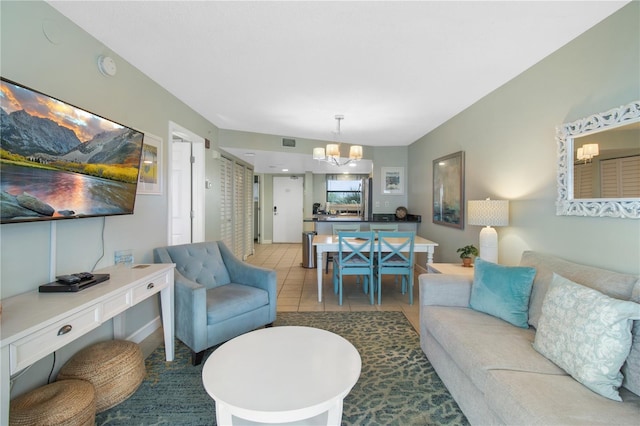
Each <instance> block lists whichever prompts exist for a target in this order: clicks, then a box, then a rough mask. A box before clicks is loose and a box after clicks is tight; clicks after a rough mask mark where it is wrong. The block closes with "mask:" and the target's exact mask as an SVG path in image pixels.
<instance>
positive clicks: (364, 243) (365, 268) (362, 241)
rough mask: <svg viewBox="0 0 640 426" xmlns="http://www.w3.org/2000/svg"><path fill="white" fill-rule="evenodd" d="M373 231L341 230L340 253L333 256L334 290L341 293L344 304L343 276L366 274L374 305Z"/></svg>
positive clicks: (366, 284) (340, 297) (340, 301)
mask: <svg viewBox="0 0 640 426" xmlns="http://www.w3.org/2000/svg"><path fill="white" fill-rule="evenodd" d="M374 240H375V237H374V234H373V232H371V231H369V232H347V231H344V232H339V233H338V253H337V255H336V256H334V257H333V290H334V292H335V293H339V296H338V300H339V304H340V305H342V293H343V277H344V276H345V275H362V276H364V280H363V281H364V283H363V286H364V288H365V289H366V288H369V297H370V299H371V304H372V305H373V299H374V296H373V290H374V284H373V259H374V257H375V256H373V253H374V252H375V241H374Z"/></svg>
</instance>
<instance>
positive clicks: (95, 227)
mask: <svg viewBox="0 0 640 426" xmlns="http://www.w3.org/2000/svg"><path fill="white" fill-rule="evenodd" d="M0 15H1V17H0V19H1V26H0V31H1V32H0V43H1V44H0V67H1V68H0V73H1V74H2V76H3V77H5V78H8V79H10V80H14V81H16V82H19V83H22V84H24V85H26V86H29V87H31V88H33V89H36V90H39V91H41V92H44V93H46V94H48V95H51V96H54V97H57V98H59V99H61V100H64V101H67V102H69V103H72V104H74V105H77V106H80V107H82V108H84V109H87V110H89V111H92V112H94V113H96V114H99V115H101V116H104V117H108V118H111V119H113V120H115V121H118V122H120V123H123V124H126V125H128V126H131V127H134V128H136V129H138V130H141V131H143V132H148V133H152V134H154V135H156V136H159V137H161V138H162V139H163V141H164V143H163V152H164V156H165V161H164V162H163V173H164V174H165V176H166V173H167V161H166V160H167V153H168V150H167V148H168V145H167V140H168V132H169V125H168V123H169V121H170V120H171V121H173V122H175V123H178V124H180V125H181V126H183V127H185V128H188V129H190V130H191V131H193V132H194V133H197V134H199V135H201V136H202V137H205V138H208V139H210V140H212V143H213V145H214V147H215V146H216V141H217V132H218V129H217V128H216V127H215V126H214V125H213V124H212V123H210V122H208V121H207V120H205V119H204V118H203V117H201V116H200V115H198V114H197V113H195V112H194V111H193V110H191V109H190V108H188V107H187V106H186V105H184V104H183V103H182V102H180V101H179V100H178V99H177V98H175V97H174V96H173V95H171V94H170V93H169V92H167V91H166V90H165V89H163V88H162V87H160V86H158V85H157V84H156V83H154V82H153V81H151V80H150V79H149V78H148V77H146V76H145V75H144V74H142V73H141V72H140V71H138V70H137V69H135V68H133V67H132V66H131V65H129V64H128V63H127V62H126V61H124V60H123V59H122V58H121V57H119V56H118V55H117V54H116V53H114V52H112V51H110V50H109V49H108V48H107V47H105V46H104V45H103V44H101V43H100V42H98V41H97V40H95V39H94V38H93V37H91V36H89V35H88V34H87V33H86V32H84V31H83V30H82V29H80V28H79V27H77V26H76V25H75V24H73V23H72V22H70V21H69V20H68V19H67V18H65V17H64V16H62V15H60V14H59V13H58V12H57V11H56V10H55V9H53V8H52V7H50V6H49V5H48V4H47V3H44V2H41V1H35V2H14V1H2V2H0ZM45 21H47V22H48V25H50V26H54V27H55V28H57V34H59V37H58V38H57V39H55V40H54V41H55V43H52V42H50V41H49V40H48V39H47V38H46V37H45V34H44V33H43V29H42V28H43V23H44V22H45ZM102 54H108V55H109V56H111V57H113V58H114V59H115V61H116V63H117V65H118V73H117V75H116V76H115V77H110V78H108V77H105V76H103V75H102V74H100V72H99V71H98V68H97V58H98V56H100V55H102ZM209 153H210V151H207V154H209ZM207 157H208V158H207V165H206V177H207V178H208V179H211V180H213V181H214V182H217V181H218V177H217V176H218V174H219V170H218V167H217V166H216V162H215V160H213V159H212V158H211V156H210V155H207ZM164 184H165V185H164V186H165V187H164V188H163V194H162V195H161V196H157V195H142V196H138V197H137V199H136V206H135V214H134V215H130V216H118V217H108V218H106V219H105V222H104V223H105V229H104V257H103V258H102V259H101V260H100V261H99V262H98V265H97V267H98V268H101V267H105V266H109V265H111V264H113V253H114V251H115V250H120V249H132V250H133V252H134V256H135V260H136V262H137V263H145V262H151V261H152V249H153V248H154V247H158V246H163V245H166V243H167V235H166V229H167V191H166V181H165V182H164ZM211 196H212V193H211V192H207V197H211ZM210 204H211V203H210V200H207V204H206V205H207V206H209V205H210ZM102 223H103V219H101V218H90V219H79V220H71V221H57V222H55V225H52V222H46V223H25V224H8V225H2V226H0V250H1V257H0V261H1V270H0V282H1V287H0V297H2V298H6V297H10V296H12V295H15V294H18V293H23V292H27V291H31V290H36V289H37V287H38V285H40V284H43V283H46V282H48V281H49V278H50V277H49V259H50V250H49V247H50V241H51V238H50V231H51V229H52V226H54V227H55V229H56V234H57V245H56V247H55V248H54V251H55V254H56V255H57V262H56V265H55V273H56V274H64V273H72V272H78V271H83V270H90V269H91V267H92V266H93V264H94V263H95V262H96V261H97V260H98V259H99V258H100V256H101V254H102V247H103V243H102V241H101V235H102ZM158 316H159V310H158V300H157V299H153V300H149V301H145V302H143V303H141V304H139V305H137V306H135V307H133V308H132V309H131V310H130V311H128V312H127V330H126V333H133V332H135V331H136V330H138V329H140V328H141V327H143V326H144V325H146V324H148V323H150V322H151V321H153V320H154V319H155V318H157V317H158ZM111 337H112V326H111V323H108V324H105V325H103V326H102V327H100V328H99V329H98V330H96V331H94V332H92V333H90V334H89V335H87V336H85V337H84V338H82V339H80V340H79V341H78V342H74V343H73V344H71V345H68V346H66V347H65V348H63V349H61V350H60V351H59V352H58V358H57V359H58V361H57V363H56V365H57V366H58V367H59V366H61V365H62V364H63V363H64V361H65V360H66V359H67V358H68V357H69V356H70V355H72V354H73V353H74V352H76V351H77V350H78V348H81V347H83V346H86V345H87V344H88V343H91V342H93V341H98V340H104V339H105V338H111ZM50 368H51V359H44V360H42V361H41V362H39V363H37V364H36V365H34V367H33V368H32V369H30V370H29V372H28V373H27V374H26V375H25V376H23V377H22V378H21V379H20V381H19V382H18V383H17V384H16V386H15V387H14V390H13V392H12V396H16V395H17V394H20V393H21V392H23V391H24V390H25V389H26V390H28V388H30V387H33V386H34V385H36V384H42V383H43V382H46V378H47V375H48V370H49V369H50Z"/></svg>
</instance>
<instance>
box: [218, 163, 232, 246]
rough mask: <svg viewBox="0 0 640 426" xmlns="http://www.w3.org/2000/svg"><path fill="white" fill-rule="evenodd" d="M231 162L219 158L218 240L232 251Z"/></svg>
mask: <svg viewBox="0 0 640 426" xmlns="http://www.w3.org/2000/svg"><path fill="white" fill-rule="evenodd" d="M232 170H233V161H231V160H230V159H228V158H225V157H221V158H220V239H221V240H222V241H223V242H224V243H225V244H226V245H227V247H229V249H231V250H233V174H232Z"/></svg>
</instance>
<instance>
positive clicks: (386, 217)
mask: <svg viewBox="0 0 640 426" xmlns="http://www.w3.org/2000/svg"><path fill="white" fill-rule="evenodd" d="M304 221H305V222H361V223H389V222H394V223H420V222H422V216H420V215H413V214H408V215H407V217H406V218H405V219H398V218H397V217H396V215H395V214H393V213H389V214H377V213H374V214H373V218H372V220H368V219H365V218H363V217H362V216H356V215H314V216H313V217H311V218H305V219H304Z"/></svg>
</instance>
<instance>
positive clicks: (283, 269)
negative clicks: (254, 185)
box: [247, 244, 420, 330]
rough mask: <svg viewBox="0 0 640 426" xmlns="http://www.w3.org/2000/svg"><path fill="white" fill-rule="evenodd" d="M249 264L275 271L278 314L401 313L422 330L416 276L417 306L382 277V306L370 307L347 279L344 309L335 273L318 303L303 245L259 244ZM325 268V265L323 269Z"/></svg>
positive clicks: (327, 277) (326, 280)
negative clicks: (339, 300) (316, 312)
mask: <svg viewBox="0 0 640 426" xmlns="http://www.w3.org/2000/svg"><path fill="white" fill-rule="evenodd" d="M247 263H250V264H253V265H257V266H262V267H264V268H270V269H275V270H276V273H277V277H278V312H296V311H297V312H311V311H401V312H403V313H404V314H405V316H406V317H407V319H408V320H409V322H410V323H411V324H412V325H413V327H414V328H415V329H416V330H419V313H420V309H419V304H418V300H419V299H418V285H417V274H414V275H415V276H414V287H413V298H414V304H413V305H409V296H408V294H402V293H401V291H400V284H395V279H394V277H393V276H387V275H385V276H383V281H382V304H381V305H378V304H377V295H376V304H375V305H371V304H370V303H369V296H368V295H366V294H365V293H364V292H363V291H362V286H361V285H358V284H356V281H355V277H352V276H349V277H345V285H344V290H343V291H344V294H343V300H342V306H340V305H339V304H338V295H337V294H335V293H334V292H333V284H332V271H331V266H330V267H329V273H328V274H324V272H323V274H322V275H323V281H322V290H323V291H322V302H318V286H317V278H316V273H317V271H316V269H315V268H314V269H311V268H303V267H302V244H256V245H255V254H254V255H253V256H249V257H248V258H247ZM320 267H322V268H324V265H320Z"/></svg>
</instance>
